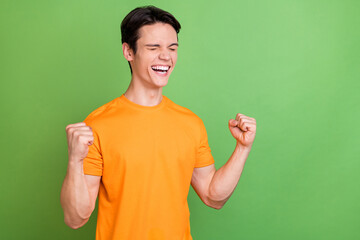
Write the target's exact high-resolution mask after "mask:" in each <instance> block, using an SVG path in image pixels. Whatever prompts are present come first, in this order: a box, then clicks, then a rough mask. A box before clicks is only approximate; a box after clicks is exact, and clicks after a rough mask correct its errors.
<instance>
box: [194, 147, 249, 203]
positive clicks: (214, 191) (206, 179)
mask: <svg viewBox="0 0 360 240" xmlns="http://www.w3.org/2000/svg"><path fill="white" fill-rule="evenodd" d="M249 152H250V150H247V149H241V148H239V147H236V148H235V150H234V152H233V154H232V155H231V157H230V159H229V160H228V161H227V162H226V163H225V164H224V166H222V167H221V168H219V169H218V170H216V169H215V166H214V164H211V165H209V166H206V167H201V168H194V171H193V175H192V178H191V185H192V187H193V188H194V190H195V192H196V193H197V195H198V196H199V197H200V199H201V200H202V201H203V202H204V203H205V204H206V205H207V206H209V207H212V208H215V209H221V208H222V207H223V206H224V204H225V203H226V202H227V200H228V199H229V198H230V196H231V195H232V193H233V192H234V190H235V188H236V186H237V183H238V182H239V179H240V176H241V173H242V171H243V169H244V165H245V162H246V159H247V157H248V154H249Z"/></svg>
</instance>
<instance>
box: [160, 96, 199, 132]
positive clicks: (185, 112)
mask: <svg viewBox="0 0 360 240" xmlns="http://www.w3.org/2000/svg"><path fill="white" fill-rule="evenodd" d="M167 101H168V103H169V104H168V107H169V109H170V111H172V112H174V114H177V115H178V116H180V117H181V118H185V120H186V121H190V122H191V123H192V124H195V125H196V126H197V127H199V126H201V125H203V124H204V123H203V121H202V119H201V118H200V117H199V116H198V115H197V114H195V113H194V112H193V111H192V110H190V109H189V108H187V107H184V106H180V105H179V104H176V103H174V102H173V101H172V100H170V99H169V98H167Z"/></svg>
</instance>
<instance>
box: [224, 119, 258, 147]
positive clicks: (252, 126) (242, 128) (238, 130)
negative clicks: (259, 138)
mask: <svg viewBox="0 0 360 240" xmlns="http://www.w3.org/2000/svg"><path fill="white" fill-rule="evenodd" d="M229 129H230V132H231V134H232V135H233V137H234V138H235V139H236V141H237V143H238V144H240V145H241V146H242V147H244V148H251V146H252V144H253V142H254V139H255V134H256V119H255V118H251V117H248V116H245V115H244V114H241V113H238V114H236V118H235V119H230V120H229Z"/></svg>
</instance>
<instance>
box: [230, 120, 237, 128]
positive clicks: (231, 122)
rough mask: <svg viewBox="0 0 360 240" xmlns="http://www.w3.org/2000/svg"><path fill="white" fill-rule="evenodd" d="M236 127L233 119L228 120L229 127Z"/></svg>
mask: <svg viewBox="0 0 360 240" xmlns="http://www.w3.org/2000/svg"><path fill="white" fill-rule="evenodd" d="M236 125H237V121H236V120H234V119H230V120H229V126H231V127H235V126H236Z"/></svg>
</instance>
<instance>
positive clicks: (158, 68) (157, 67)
mask: <svg viewBox="0 0 360 240" xmlns="http://www.w3.org/2000/svg"><path fill="white" fill-rule="evenodd" d="M151 68H152V70H154V71H155V72H160V73H166V72H167V71H169V69H170V66H161V65H154V66H151Z"/></svg>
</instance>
